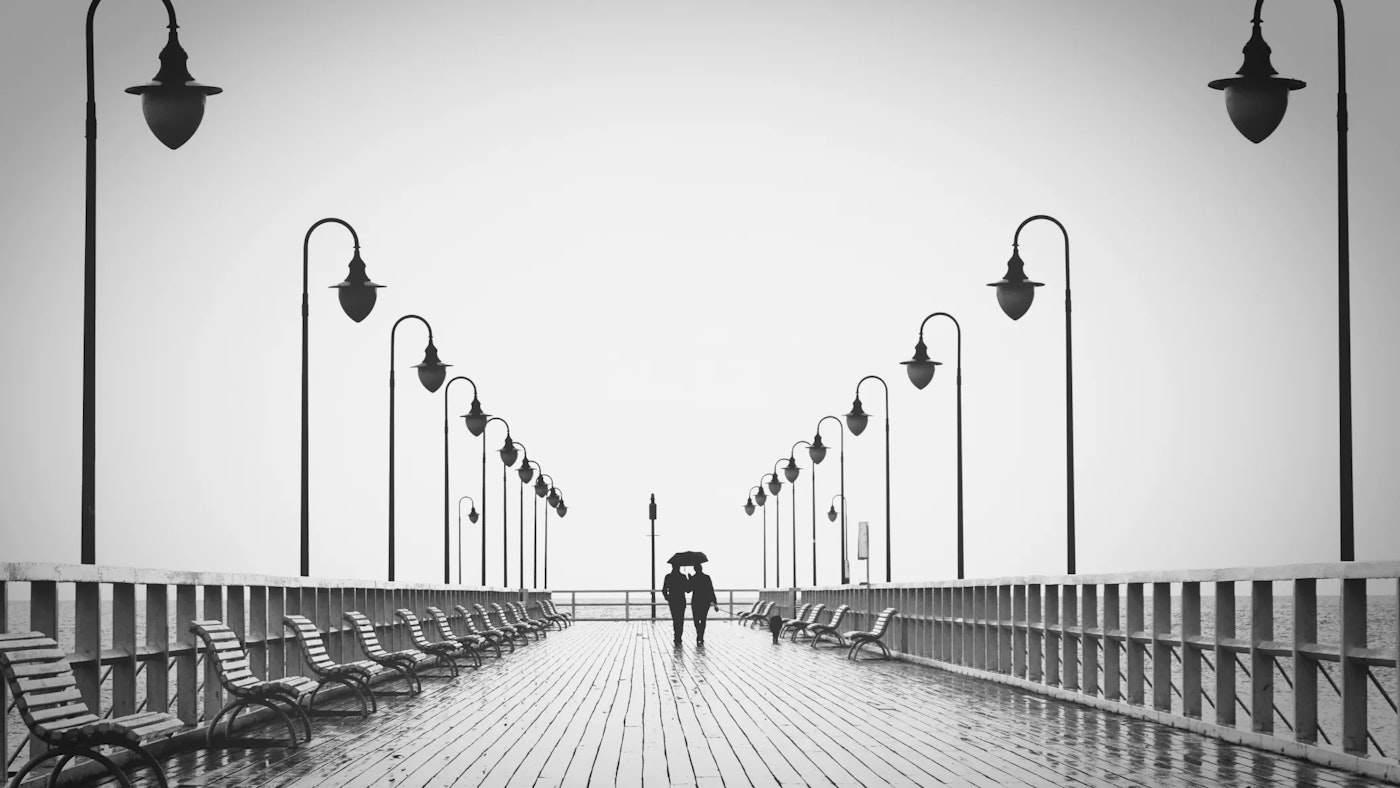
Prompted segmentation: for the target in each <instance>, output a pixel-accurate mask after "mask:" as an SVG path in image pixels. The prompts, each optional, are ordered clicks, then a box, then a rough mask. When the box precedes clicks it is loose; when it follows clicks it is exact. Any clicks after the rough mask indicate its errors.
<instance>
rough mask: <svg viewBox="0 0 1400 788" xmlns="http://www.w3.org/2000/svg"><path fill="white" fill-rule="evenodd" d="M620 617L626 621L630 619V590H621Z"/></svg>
mask: <svg viewBox="0 0 1400 788" xmlns="http://www.w3.org/2000/svg"><path fill="white" fill-rule="evenodd" d="M622 617H623V618H624V619H626V620H627V621H631V620H632V592H631V591H623V592H622Z"/></svg>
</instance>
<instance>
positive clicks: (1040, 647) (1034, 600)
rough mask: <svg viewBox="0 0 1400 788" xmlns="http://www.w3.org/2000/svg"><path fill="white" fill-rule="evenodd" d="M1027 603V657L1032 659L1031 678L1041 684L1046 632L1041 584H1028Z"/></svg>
mask: <svg viewBox="0 0 1400 788" xmlns="http://www.w3.org/2000/svg"><path fill="white" fill-rule="evenodd" d="M1026 594H1027V597H1026V605H1027V607H1028V608H1029V612H1028V613H1027V616H1028V617H1027V619H1026V639H1027V640H1029V641H1030V643H1029V644H1028V645H1027V646H1026V649H1027V654H1026V656H1027V658H1028V659H1029V660H1030V663H1031V664H1030V680H1031V681H1034V682H1035V683H1037V684H1039V683H1040V682H1041V681H1042V680H1043V679H1044V672H1043V670H1042V667H1041V666H1042V664H1043V663H1042V660H1043V659H1044V644H1045V633H1044V632H1043V631H1042V630H1041V618H1040V584H1039V583H1031V584H1029V585H1027V586H1026Z"/></svg>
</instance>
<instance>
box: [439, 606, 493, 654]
mask: <svg viewBox="0 0 1400 788" xmlns="http://www.w3.org/2000/svg"><path fill="white" fill-rule="evenodd" d="M427 610H428V620H430V621H432V622H433V623H434V624H436V625H437V628H438V634H440V635H441V636H442V639H443V640H452V641H455V642H457V643H461V644H462V645H463V646H464V647H466V648H470V649H471V650H472V651H473V652H475V653H478V654H479V653H480V652H481V647H482V646H490V647H491V648H493V649H495V650H496V658H497V659H500V657H501V647H500V645H499V644H497V643H492V642H491V641H489V640H487V639H486V638H484V637H482V636H481V635H478V634H476V633H474V632H473V633H470V634H466V635H459V634H457V630H455V629H453V628H452V622H451V621H449V620H448V619H447V614H446V613H444V612H442V608H440V607H433V606H432V605H429V606H428V608H427ZM468 620H470V619H468Z"/></svg>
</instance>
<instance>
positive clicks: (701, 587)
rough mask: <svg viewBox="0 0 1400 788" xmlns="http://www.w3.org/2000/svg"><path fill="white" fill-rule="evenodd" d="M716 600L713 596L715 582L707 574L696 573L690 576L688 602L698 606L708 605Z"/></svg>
mask: <svg viewBox="0 0 1400 788" xmlns="http://www.w3.org/2000/svg"><path fill="white" fill-rule="evenodd" d="M716 601H717V599H716V597H715V583H714V581H713V580H711V579H710V576H709V575H705V574H700V573H696V574H695V575H694V576H693V577H691V578H690V604H691V605H694V606H698V607H709V606H710V605H713V604H714V603H715V602H716Z"/></svg>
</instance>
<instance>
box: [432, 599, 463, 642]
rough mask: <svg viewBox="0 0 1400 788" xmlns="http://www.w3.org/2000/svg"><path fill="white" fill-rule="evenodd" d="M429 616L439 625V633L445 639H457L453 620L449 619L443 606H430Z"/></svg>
mask: <svg viewBox="0 0 1400 788" xmlns="http://www.w3.org/2000/svg"><path fill="white" fill-rule="evenodd" d="M428 618H430V619H432V622H433V623H434V624H436V625H437V628H438V633H439V634H441V635H442V639H443V640H455V639H456V638H457V633H456V632H454V631H453V630H452V622H451V621H448V620H447V614H446V613H444V612H442V608H440V607H433V606H432V605H429V606H428Z"/></svg>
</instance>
